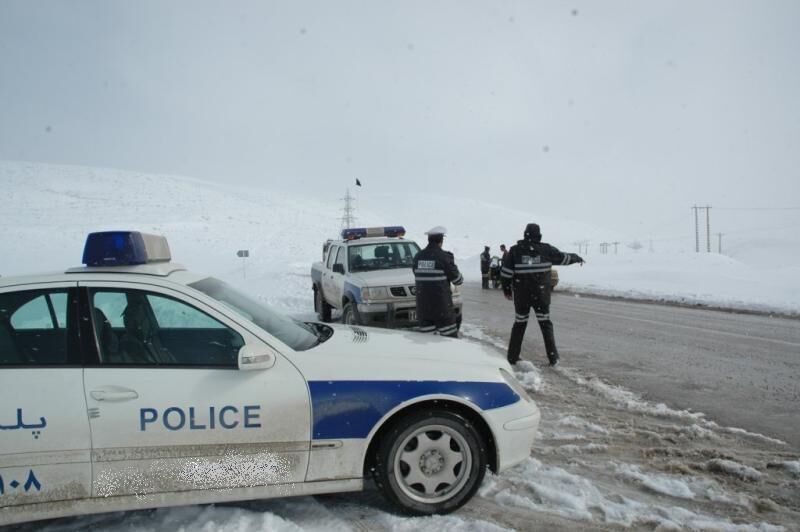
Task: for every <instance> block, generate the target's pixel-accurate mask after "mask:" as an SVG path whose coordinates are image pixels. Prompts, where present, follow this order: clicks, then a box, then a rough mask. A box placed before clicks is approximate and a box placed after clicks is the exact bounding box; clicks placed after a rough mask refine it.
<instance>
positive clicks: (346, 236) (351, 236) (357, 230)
mask: <svg viewBox="0 0 800 532" xmlns="http://www.w3.org/2000/svg"><path fill="white" fill-rule="evenodd" d="M405 234H406V230H405V228H403V227H402V226H400V225H390V226H386V227H353V228H350V229H342V240H357V239H359V238H366V237H371V236H373V237H374V236H388V237H398V238H402V237H404V236H405Z"/></svg>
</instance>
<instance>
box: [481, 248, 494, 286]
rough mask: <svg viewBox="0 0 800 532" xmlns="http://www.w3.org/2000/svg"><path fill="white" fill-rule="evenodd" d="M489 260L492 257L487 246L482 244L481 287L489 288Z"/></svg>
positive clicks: (490, 260)
mask: <svg viewBox="0 0 800 532" xmlns="http://www.w3.org/2000/svg"><path fill="white" fill-rule="evenodd" d="M491 262H492V257H491V255H489V246H483V253H481V288H489V266H490V265H491Z"/></svg>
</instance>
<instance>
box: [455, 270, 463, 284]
mask: <svg viewBox="0 0 800 532" xmlns="http://www.w3.org/2000/svg"><path fill="white" fill-rule="evenodd" d="M463 282H464V278H463V277H462V276H461V274H460V273H459V274H458V277H456V279H455V280H454V281H453V284H454V285H456V286H458V285H460V284H461V283H463Z"/></svg>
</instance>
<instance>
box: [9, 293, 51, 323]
mask: <svg viewBox="0 0 800 532" xmlns="http://www.w3.org/2000/svg"><path fill="white" fill-rule="evenodd" d="M11 326H12V327H13V328H14V329H15V330H17V331H21V330H26V329H55V328H56V326H55V323H54V322H53V315H52V314H51V313H50V307H49V306H48V305H47V299H46V297H45V296H44V295H41V296H39V297H36V298H34V299H32V300H30V301H28V302H27V303H25V304H24V305H22V306H21V307H20V308H18V309H17V310H16V311H15V312H14V314H12V315H11Z"/></svg>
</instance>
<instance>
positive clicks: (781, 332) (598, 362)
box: [462, 283, 800, 449]
mask: <svg viewBox="0 0 800 532" xmlns="http://www.w3.org/2000/svg"><path fill="white" fill-rule="evenodd" d="M462 294H463V298H464V321H465V322H467V323H471V324H474V325H480V326H481V327H483V328H484V329H485V331H486V332H487V333H489V334H491V335H493V336H496V337H498V338H502V339H504V340H505V341H507V340H508V337H509V334H510V332H511V326H512V324H513V321H514V307H513V304H512V303H511V302H510V301H507V300H506V299H505V298H504V297H503V294H502V292H501V291H500V290H481V288H480V285H479V284H477V283H470V284H466V285H465V286H464V287H463V289H462ZM550 315H551V318H552V320H553V323H554V326H555V332H556V341H557V343H558V348H559V352H560V354H561V360H562V364H563V365H564V366H565V367H570V366H572V367H576V368H580V369H583V370H589V371H592V372H593V373H595V374H596V375H597V376H599V377H600V378H602V379H603V380H605V381H606V382H609V383H612V384H616V385H619V386H622V387H624V388H627V389H629V390H632V391H634V392H637V393H639V394H641V395H642V396H643V397H644V398H646V399H648V400H650V401H653V402H663V403H666V404H667V405H668V406H670V407H672V408H678V409H686V410H692V411H699V412H704V413H705V414H707V416H708V418H709V419H711V420H713V421H716V422H717V423H720V424H721V425H724V426H731V427H738V428H743V429H746V430H748V431H752V432H758V433H761V434H764V435H767V436H771V437H775V438H780V439H782V440H784V441H786V442H788V443H789V444H790V446H791V447H794V448H795V449H800V320H797V319H788V318H778V317H768V316H753V315H747V314H731V313H725V312H720V311H713V310H701V309H694V308H682V307H675V306H666V305H658V304H647V303H637V302H625V301H619V300H607V299H599V298H592V297H587V296H576V295H573V294H562V293H558V292H556V293H554V294H553V301H552V304H551V308H550ZM531 316H533V313H531ZM522 353H523V354H522V356H523V358H527V359H530V360H533V361H535V362H544V361H545V360H546V358H545V354H544V344H543V342H542V336H541V332H540V331H539V327H538V326H537V324H536V322H535V321H531V322H530V323H529V324H528V330H527V331H526V334H525V341H524V343H523V351H522Z"/></svg>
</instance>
